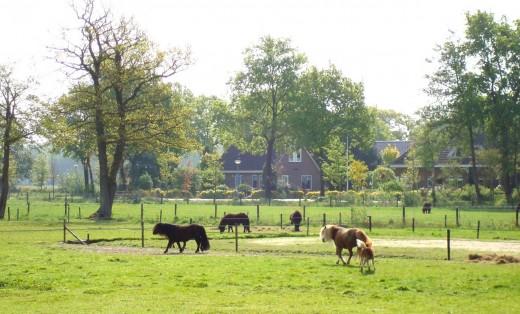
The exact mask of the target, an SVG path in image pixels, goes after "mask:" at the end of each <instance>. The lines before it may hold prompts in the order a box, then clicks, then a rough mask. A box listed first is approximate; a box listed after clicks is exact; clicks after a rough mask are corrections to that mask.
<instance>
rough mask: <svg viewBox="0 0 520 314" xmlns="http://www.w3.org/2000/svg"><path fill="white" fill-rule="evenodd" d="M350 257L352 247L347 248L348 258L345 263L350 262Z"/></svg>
mask: <svg viewBox="0 0 520 314" xmlns="http://www.w3.org/2000/svg"><path fill="white" fill-rule="evenodd" d="M351 258H352V248H349V249H348V260H347V264H350V259H351Z"/></svg>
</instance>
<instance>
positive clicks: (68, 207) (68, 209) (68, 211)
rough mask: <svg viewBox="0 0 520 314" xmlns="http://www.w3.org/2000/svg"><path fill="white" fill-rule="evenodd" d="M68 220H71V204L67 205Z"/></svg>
mask: <svg viewBox="0 0 520 314" xmlns="http://www.w3.org/2000/svg"><path fill="white" fill-rule="evenodd" d="M67 222H70V205H69V206H67Z"/></svg>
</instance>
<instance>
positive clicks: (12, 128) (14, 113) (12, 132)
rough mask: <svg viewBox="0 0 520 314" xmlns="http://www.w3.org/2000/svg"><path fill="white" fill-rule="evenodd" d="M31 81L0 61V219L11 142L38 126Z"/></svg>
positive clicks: (6, 185)
mask: <svg viewBox="0 0 520 314" xmlns="http://www.w3.org/2000/svg"><path fill="white" fill-rule="evenodd" d="M31 84H32V81H31V80H27V81H20V80H17V79H16V78H15V76H14V74H13V71H12V69H10V68H9V67H6V66H2V65H0V130H1V132H2V137H1V139H0V140H1V141H2V154H3V155H2V178H1V180H0V219H3V218H4V215H5V207H6V204H7V198H8V194H9V182H10V179H14V178H9V174H10V163H11V162H12V159H11V151H12V147H13V145H14V144H16V143H19V142H20V141H22V140H23V139H26V138H29V137H30V136H31V135H33V134H34V133H35V132H36V131H37V129H38V128H39V119H38V117H39V110H38V103H37V101H36V98H35V97H34V96H32V95H31V94H30V88H31Z"/></svg>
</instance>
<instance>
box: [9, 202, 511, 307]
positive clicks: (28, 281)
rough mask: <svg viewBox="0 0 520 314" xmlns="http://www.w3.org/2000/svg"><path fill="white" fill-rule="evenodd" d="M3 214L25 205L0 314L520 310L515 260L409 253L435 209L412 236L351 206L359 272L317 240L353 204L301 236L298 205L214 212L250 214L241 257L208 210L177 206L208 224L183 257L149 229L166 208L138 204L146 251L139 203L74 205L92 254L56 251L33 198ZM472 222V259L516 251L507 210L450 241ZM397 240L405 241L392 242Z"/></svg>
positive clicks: (81, 249)
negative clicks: (199, 247) (371, 248)
mask: <svg viewBox="0 0 520 314" xmlns="http://www.w3.org/2000/svg"><path fill="white" fill-rule="evenodd" d="M17 202H19V203H17ZM9 206H10V207H11V210H12V208H17V207H18V208H20V210H19V214H20V217H19V221H15V220H13V219H12V218H13V216H12V213H11V221H9V222H8V221H5V220H4V221H1V222H0V237H1V239H2V240H1V241H2V244H3V246H2V254H1V255H0V267H2V276H1V277H0V312H1V313H20V312H26V313H29V312H30V313H38V312H39V313H51V312H52V313H56V312H71V311H73V312H76V313H91V312H117V313H142V312H145V311H148V312H164V311H166V312H212V313H213V312H229V311H233V312H234V311H241V310H242V311H249V312H253V313H254V312H302V313H316V312H330V311H349V312H354V313H366V312H394V313H395V312H414V313H418V312H424V313H432V312H457V313H460V312H468V313H469V312H472V313H474V312H491V313H493V312H511V313H513V312H519V311H520V306H519V305H518V304H519V303H518V302H517V299H518V298H519V297H520V292H519V291H520V265H519V264H504V265H497V264H495V263H473V262H469V261H467V256H468V254H469V253H474V252H475V251H474V250H473V248H475V247H474V246H472V248H471V249H469V250H468V249H465V248H461V247H454V248H453V250H452V260H451V261H447V260H446V249H445V248H441V247H420V246H419V247H412V246H408V245H406V243H407V242H406V241H412V240H435V239H436V240H442V239H444V237H445V234H446V231H445V229H444V227H443V224H444V215H445V214H447V215H448V214H449V215H453V214H454V210H453V209H436V208H434V210H433V212H432V214H431V215H422V214H421V213H420V209H419V208H410V209H406V210H407V218H408V217H410V218H411V217H412V216H415V217H418V218H417V221H418V224H417V228H416V230H415V232H412V230H411V229H410V226H409V225H408V224H407V225H405V226H404V227H403V226H402V225H400V224H401V211H402V210H401V209H400V208H363V209H358V210H359V211H360V212H362V213H363V214H365V213H368V214H370V215H372V217H373V231H372V232H369V235H370V236H371V237H372V238H374V242H375V248H376V268H377V270H376V272H375V273H366V274H362V273H360V271H359V267H358V260H357V259H353V261H352V265H351V266H347V267H343V266H337V265H336V264H335V261H336V257H335V255H334V247H333V245H332V244H330V243H321V242H320V241H319V240H318V237H317V234H318V231H319V228H320V226H321V223H322V221H321V219H322V215H323V213H324V212H325V213H326V215H327V219H328V222H335V221H333V220H337V219H338V218H339V213H340V212H344V213H345V214H343V215H342V218H343V217H345V218H343V219H345V221H344V223H346V224H347V225H350V220H349V218H350V217H349V211H350V208H334V207H333V208H328V207H315V208H313V207H312V206H309V207H308V208H307V214H308V216H309V217H310V219H311V224H310V228H309V237H306V230H305V228H302V230H303V231H302V232H299V233H296V232H293V231H292V228H291V226H290V225H289V223H288V217H289V214H290V212H292V211H293V210H294V209H296V208H298V207H297V206H271V207H268V206H262V207H261V209H260V210H261V216H260V221H259V223H258V224H257V223H256V217H255V215H256V208H255V207H254V206H241V207H239V206H231V205H222V206H219V208H218V216H219V217H220V216H221V215H222V213H223V212H224V211H226V212H239V211H242V212H248V211H249V214H250V217H251V218H252V219H251V220H252V222H253V224H252V233H250V234H244V233H242V230H241V229H240V232H239V252H238V253H236V252H235V240H234V235H233V234H232V233H227V232H224V233H222V234H220V233H219V232H218V230H217V228H216V225H217V224H218V219H214V218H212V216H213V215H214V206H213V205H199V204H197V205H195V204H192V205H186V204H178V208H177V216H178V217H177V221H178V222H188V221H189V219H190V218H191V219H192V220H193V221H194V222H197V223H201V224H204V225H205V226H206V230H207V231H208V236H209V237H210V242H211V249H210V251H209V252H207V253H204V254H194V253H193V252H194V251H195V248H196V245H195V242H194V241H190V242H188V245H187V248H186V251H185V252H184V253H183V254H178V253H177V252H178V250H176V249H171V250H170V252H169V253H168V254H167V255H164V254H162V252H163V250H164V248H165V246H166V243H167V241H166V240H164V239H162V238H160V237H156V236H153V235H152V232H151V230H152V226H153V225H154V223H155V222H157V221H158V220H159V215H160V210H161V209H162V210H163V217H162V218H163V222H164V221H166V222H172V221H173V204H172V203H168V204H162V205H161V204H145V205H144V209H145V210H144V213H145V248H144V249H142V248H141V247H140V246H141V240H140V228H139V220H140V205H139V204H122V203H117V204H116V206H115V207H114V219H113V220H112V221H109V222H94V221H91V220H89V219H85V218H84V217H85V216H87V215H88V214H90V213H92V212H93V211H94V209H95V208H96V205H95V204H93V203H72V204H71V206H70V208H71V212H70V223H69V224H68V225H69V226H70V228H71V229H72V230H74V232H76V233H77V234H78V235H79V236H80V237H82V238H85V237H86V234H87V233H88V234H89V236H90V239H92V240H99V242H96V243H93V244H91V245H88V246H84V245H78V244H63V243H61V241H62V240H63V231H62V225H63V217H64V206H63V203H61V202H47V201H37V200H34V201H33V202H32V203H31V209H30V213H29V215H27V214H26V212H25V202H24V201H22V200H11V202H10V203H9ZM78 207H81V211H82V218H81V219H79V215H78V211H77V208H78ZM22 208H23V209H24V210H23V214H22V213H21V212H22ZM221 211H222V212H221ZM280 213H282V218H283V221H282V227H280V225H279V222H280ZM329 217H330V220H329ZM332 217H338V218H335V219H333V218H332ZM419 218H420V219H419ZM390 219H392V220H394V223H393V224H389V220H390ZM475 219H476V220H481V224H482V231H481V234H480V238H481V239H483V240H485V241H484V242H482V243H485V244H487V245H486V246H482V247H483V248H484V249H482V248H481V249H480V250H482V251H479V252H486V250H488V249H489V248H493V247H494V246H493V244H494V243H497V244H498V243H501V246H504V245H503V244H504V243H506V244H505V248H506V250H505V251H500V252H497V253H500V254H502V253H508V254H513V255H516V256H519V255H520V252H518V249H517V248H516V247H515V248H514V247H513V245H512V244H511V250H510V252H507V247H508V246H507V243H508V242H504V241H500V242H497V241H498V240H504V239H506V240H510V239H513V240H519V239H520V235H519V233H520V232H519V230H518V229H516V228H515V227H514V212H513V211H511V210H509V211H501V212H496V211H490V210H472V211H470V210H469V209H467V210H464V211H463V212H462V213H461V226H460V227H459V228H457V227H455V226H454V225H453V224H452V225H451V230H452V237H453V238H456V239H457V238H461V239H462V238H465V239H468V240H469V239H475V230H474V228H473V225H472V224H473V220H475ZM484 221H488V222H489V223H487V224H484V223H483V222H484ZM365 222H366V221H363V222H362V223H363V224H364V223H365ZM379 222H381V223H379ZM452 223H453V222H452ZM465 223H467V224H465ZM484 226H485V227H484ZM363 227H365V226H363ZM67 239H68V240H72V237H71V236H70V235H67ZM397 239H400V241H403V243H404V244H403V245H397V246H391V245H387V244H388V243H390V244H392V243H394V242H395V243H397ZM378 240H379V241H381V242H380V243H381V244H382V245H380V246H378ZM385 243H386V244H385ZM471 243H473V244H474V245H475V244H476V245H477V246H478V244H479V242H471ZM510 243H513V244H515V245H517V244H518V242H510ZM487 252H489V253H491V252H493V250H489V251H487Z"/></svg>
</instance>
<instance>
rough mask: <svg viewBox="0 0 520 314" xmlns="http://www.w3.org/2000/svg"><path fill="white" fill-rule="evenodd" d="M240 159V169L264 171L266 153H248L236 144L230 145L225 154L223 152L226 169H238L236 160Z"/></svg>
mask: <svg viewBox="0 0 520 314" xmlns="http://www.w3.org/2000/svg"><path fill="white" fill-rule="evenodd" d="M236 159H240V166H239V167H240V170H258V171H262V169H263V167H264V163H265V155H261V156H256V155H251V154H248V153H244V152H240V151H239V150H238V149H237V148H236V147H235V146H230V147H229V148H228V149H227V150H226V151H225V152H224V154H222V162H223V164H224V170H229V171H236V170H237V165H236V164H235V160H236Z"/></svg>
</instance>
